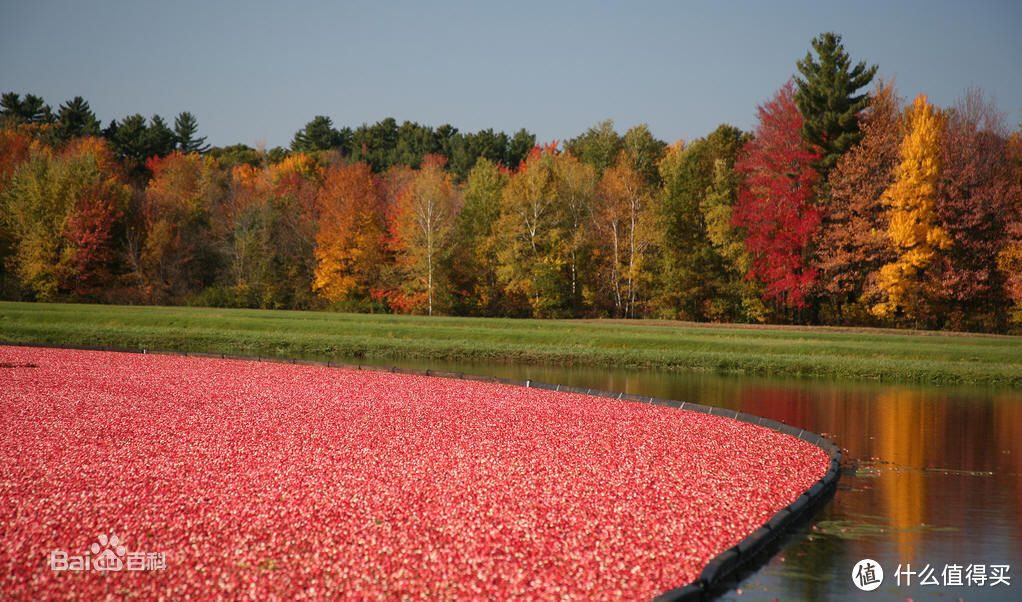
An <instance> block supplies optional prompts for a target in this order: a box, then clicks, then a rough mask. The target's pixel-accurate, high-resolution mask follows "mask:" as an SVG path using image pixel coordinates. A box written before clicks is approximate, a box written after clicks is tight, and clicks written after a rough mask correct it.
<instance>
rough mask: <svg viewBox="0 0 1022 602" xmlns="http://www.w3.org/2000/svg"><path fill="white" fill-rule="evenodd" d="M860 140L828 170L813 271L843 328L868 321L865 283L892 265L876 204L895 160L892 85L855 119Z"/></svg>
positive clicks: (879, 90) (897, 125)
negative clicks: (867, 109)
mask: <svg viewBox="0 0 1022 602" xmlns="http://www.w3.org/2000/svg"><path fill="white" fill-rule="evenodd" d="M860 127H861V130H862V132H863V137H862V140H861V141H860V142H859V143H858V144H857V145H855V146H854V147H852V149H851V150H849V151H848V152H847V153H846V154H845V155H843V156H842V157H841V158H840V159H839V160H838V162H837V166H836V167H835V168H834V169H833V170H831V172H830V176H829V179H828V183H829V185H830V195H829V197H830V198H829V202H828V205H827V212H826V215H825V216H824V220H823V225H822V227H821V231H820V237H819V244H818V249H819V254H818V260H817V262H816V265H815V267H816V268H817V269H818V270H819V271H820V290H821V292H822V293H823V294H824V295H825V296H827V297H829V299H830V301H831V302H832V304H833V306H834V308H835V309H836V311H837V312H838V319H839V320H840V321H841V322H844V323H857V322H866V321H870V320H871V318H870V316H869V314H868V313H867V312H866V311H865V308H864V305H863V303H870V302H871V301H875V300H868V299H864V298H863V295H865V294H867V290H868V289H869V288H870V287H869V285H868V284H867V279H868V278H869V277H870V275H871V274H873V273H875V272H877V271H879V270H880V267H881V266H882V265H884V264H886V263H890V262H892V261H894V253H893V251H892V249H891V243H890V241H889V240H888V239H887V233H886V231H887V216H886V207H885V206H884V205H883V203H881V202H880V198H881V197H882V196H883V194H884V191H885V190H887V188H888V187H890V185H891V183H892V182H893V181H894V168H895V166H896V165H897V164H898V161H899V160H900V157H901V154H900V144H901V134H902V133H901V100H900V99H899V98H898V96H897V95H896V94H895V91H894V86H893V84H892V83H886V84H885V83H883V82H881V83H879V84H878V85H877V87H876V90H875V91H874V92H873V98H872V100H871V101H870V107H869V111H868V112H867V113H866V114H865V115H863V116H862V117H861V119H860Z"/></svg>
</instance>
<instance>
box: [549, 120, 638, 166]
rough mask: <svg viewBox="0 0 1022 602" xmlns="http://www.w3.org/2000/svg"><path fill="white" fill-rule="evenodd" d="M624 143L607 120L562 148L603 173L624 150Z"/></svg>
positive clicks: (612, 123) (611, 122) (569, 141)
mask: <svg viewBox="0 0 1022 602" xmlns="http://www.w3.org/2000/svg"><path fill="white" fill-rule="evenodd" d="M624 145H625V141H624V138H622V137H621V135H620V134H618V133H617V131H615V130H614V121H613V120H612V119H607V120H604V121H601V122H600V123H598V124H596V125H594V126H593V127H591V128H589V129H588V130H586V131H585V132H583V133H582V134H580V135H578V136H576V137H574V138H572V139H571V140H568V141H567V142H565V143H564V148H565V150H567V151H568V152H569V153H571V154H572V156H574V157H577V158H578V160H579V161H581V162H583V163H585V164H587V165H591V166H593V167H594V168H596V171H598V172H599V173H603V170H605V169H607V168H608V167H610V166H611V165H613V164H614V162H615V161H616V160H617V158H618V155H620V154H621V151H622V150H624Z"/></svg>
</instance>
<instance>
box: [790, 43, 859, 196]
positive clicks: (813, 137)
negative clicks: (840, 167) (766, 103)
mask: <svg viewBox="0 0 1022 602" xmlns="http://www.w3.org/2000/svg"><path fill="white" fill-rule="evenodd" d="M812 46H813V50H815V51H816V54H817V56H818V57H819V62H817V60H816V59H814V58H813V54H812V52H807V53H806V56H805V58H804V59H802V60H801V61H798V64H797V66H798V71H799V73H801V74H802V77H797V76H796V78H795V81H796V82H797V85H798V89H797V91H796V92H795V104H796V105H797V106H798V109H799V112H800V113H801V114H802V119H803V121H802V137H803V138H804V139H805V140H806V141H808V142H809V143H810V144H811V145H813V146H814V147H816V148H818V149H820V151H821V153H822V156H821V157H820V159H819V160H818V161H816V162H815V163H814V164H813V167H814V168H816V170H817V171H818V172H819V173H820V174H821V176H822V177H823V178H826V177H827V174H828V173H829V172H830V170H831V169H832V168H833V167H834V166H835V165H837V161H838V159H839V158H840V157H841V155H843V154H845V153H846V152H848V149H850V148H852V147H853V146H854V145H855V144H856V143H857V142H858V141H859V140H860V139H861V138H862V133H861V132H860V131H859V118H858V114H859V113H860V112H861V111H862V110H864V109H865V108H866V107H867V106H869V94H866V93H863V94H858V93H857V92H858V91H859V90H860V89H862V88H863V87H865V86H868V85H869V83H870V81H872V79H873V76H874V75H875V74H876V70H877V67H876V65H873V66H869V67H867V66H866V63H865V62H863V61H859V62H858V63H856V64H855V66H852V61H851V59H850V58H849V56H848V53H847V52H845V49H844V46H843V45H842V44H841V36H839V35H837V34H835V33H831V32H827V33H823V34H820V35H819V36H817V37H816V38H815V39H814V40H813V41H812Z"/></svg>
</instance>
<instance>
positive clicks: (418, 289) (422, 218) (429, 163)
mask: <svg viewBox="0 0 1022 602" xmlns="http://www.w3.org/2000/svg"><path fill="white" fill-rule="evenodd" d="M445 163H446V159H445V158H444V157H443V156H441V155H426V157H425V158H424V159H423V163H422V166H421V168H420V169H419V170H418V171H417V172H416V173H415V177H414V179H413V180H412V181H411V182H410V183H409V185H408V186H407V187H405V189H404V192H403V194H402V195H401V196H400V197H399V199H398V204H397V206H396V207H395V208H394V211H393V213H392V218H391V221H390V235H391V246H392V248H393V249H394V251H395V253H396V265H397V268H398V271H399V273H400V274H402V275H403V277H402V278H401V285H400V287H399V291H397V293H398V294H397V295H395V296H394V297H393V300H392V304H394V305H396V306H397V307H398V308H400V309H402V310H404V311H409V312H414V311H417V310H419V309H420V307H422V306H424V307H422V308H423V309H424V310H425V313H426V314H427V315H430V316H431V315H433V312H434V310H435V309H436V307H435V305H436V303H435V301H436V297H437V290H438V288H439V286H438V285H439V284H440V277H439V276H440V274H439V272H438V269H437V268H438V266H439V265H440V260H441V258H442V257H443V255H444V254H445V253H446V251H447V250H448V247H449V245H450V243H451V232H452V231H453V227H454V216H455V211H454V201H455V195H454V187H453V186H452V184H451V179H450V176H449V175H448V174H447V173H446V172H445V171H444V170H443V166H444V164H445Z"/></svg>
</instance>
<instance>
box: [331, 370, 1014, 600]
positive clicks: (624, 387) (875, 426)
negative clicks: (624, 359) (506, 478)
mask: <svg viewBox="0 0 1022 602" xmlns="http://www.w3.org/2000/svg"><path fill="white" fill-rule="evenodd" d="M332 359H335V360H340V358H332ZM363 361H364V360H363ZM388 363H390V364H396V365H400V366H403V367H407V368H419V369H423V368H430V369H435V370H449V371H454V372H465V373H470V374H485V375H492V376H499V377H504V378H517V379H527V378H531V379H533V380H535V381H540V382H547V383H557V384H564V385H571V386H585V387H591V388H595V389H604V390H609V391H623V392H625V393H634V394H639V395H650V396H655V397H665V398H669V399H676V400H681V401H691V402H698V403H702V404H705V405H712V406H719V407H723V408H728V409H732V410H741V411H743V412H748V413H750V414H755V415H758V416H765V417H767V418H772V419H774V420H780V421H783V422H786V423H788V424H794V425H797V426H799V427H802V428H805V429H808V430H811V431H815V432H817V433H823V434H825V435H826V436H827V437H829V438H830V439H831V440H832V441H834V442H835V443H837V444H838V445H840V446H841V447H842V448H843V449H844V450H845V451H844V455H845V459H844V464H845V467H844V470H843V474H842V476H841V481H840V483H839V487H838V491H837V494H836V495H835V497H834V500H833V501H832V502H831V503H830V504H828V505H827V506H826V507H825V508H824V509H823V511H822V512H820V513H819V514H818V515H817V516H816V517H815V518H814V520H813V521H812V522H811V523H810V525H809V526H807V527H805V528H803V529H800V530H799V531H798V532H796V533H794V534H793V536H792V537H791V538H790V540H789V541H788V542H787V543H786V544H785V545H784V546H783V547H782V548H781V550H780V552H779V553H778V554H777V555H775V556H774V557H773V558H772V559H771V560H770V561H769V562H767V563H766V564H765V565H764V566H763V567H762V568H760V569H759V570H757V571H756V572H754V573H753V574H751V575H749V576H748V577H746V578H744V579H743V580H742V581H740V582H739V583H738V584H737V586H736V587H735V588H733V589H731V590H730V591H727V592H726V593H724V594H723V596H722V598H723V599H733V600H770V599H774V598H776V599H778V600H847V599H850V598H859V597H863V598H864V597H866V596H868V597H869V599H872V600H902V601H903V600H906V599H907V598H911V599H913V600H928V599H941V600H957V599H958V598H964V599H966V600H1018V599H1022V581H1020V580H1022V544H1020V542H1022V477H1020V474H1022V391H1018V390H1010V389H1009V390H1006V389H987V388H976V387H973V388H937V387H926V386H914V385H894V384H874V383H866V384H857V383H847V382H840V383H838V382H820V381H805V380H794V379H785V380H781V379H763V378H752V377H742V376H722V375H716V374H708V373H678V372H658V371H632V370H614V369H604V368H564V367H555V366H517V365H511V364H502V363H471V362H460V363H452V362H431V361H404V362H399V361H394V362H388ZM863 558H870V559H872V560H875V561H877V562H878V563H879V564H880V566H881V567H882V569H883V571H884V582H883V584H882V585H881V586H880V588H879V589H877V590H875V591H872V592H869V593H865V592H861V591H859V590H858V589H857V588H856V587H855V585H854V583H853V581H852V576H851V573H852V568H853V567H854V566H855V564H856V563H857V562H858V561H859V560H861V559H863ZM898 565H902V569H903V570H909V568H908V567H907V566H905V565H911V569H910V570H912V571H915V572H917V574H916V575H912V576H911V585H910V586H909V585H907V584H906V580H905V577H902V580H901V584H900V585H898V582H897V580H896V577H895V572H896V569H897V567H898ZM926 565H929V568H930V569H932V570H933V578H934V579H936V581H937V582H938V584H939V585H922V584H920V579H921V576H920V575H919V574H918V573H919V572H920V571H925V567H926ZM946 565H959V566H961V567H962V573H963V574H962V581H963V583H966V581H965V575H964V573H965V571H966V570H967V568H968V567H969V565H984V567H985V568H986V571H987V574H988V576H989V574H990V573H991V571H992V568H991V567H992V565H1008V566H1009V567H1010V568H1009V569H1008V572H1007V576H1008V577H1009V578H1010V583H1011V585H1010V586H1008V587H1005V586H996V587H991V586H990V585H989V579H988V583H987V585H985V586H979V585H977V584H973V585H971V586H970V585H967V584H966V585H963V586H959V587H945V586H944V585H943V583H944V578H945V577H944V575H943V572H944V569H945V566H946ZM951 570H952V571H953V570H954V569H953V568H952V569H951ZM948 577H949V578H953V575H951V574H949V575H948ZM927 580H929V579H927ZM739 590H740V591H741V593H739Z"/></svg>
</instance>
